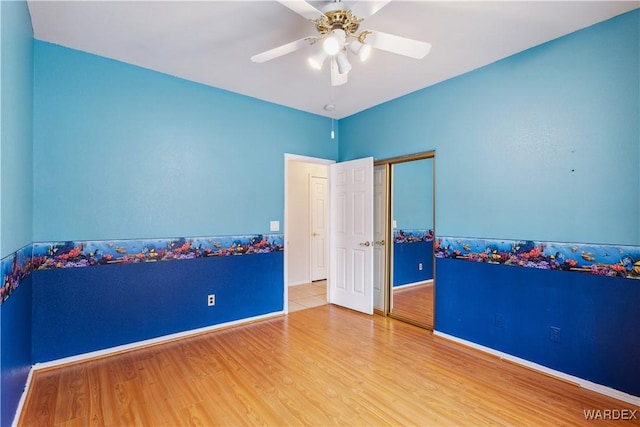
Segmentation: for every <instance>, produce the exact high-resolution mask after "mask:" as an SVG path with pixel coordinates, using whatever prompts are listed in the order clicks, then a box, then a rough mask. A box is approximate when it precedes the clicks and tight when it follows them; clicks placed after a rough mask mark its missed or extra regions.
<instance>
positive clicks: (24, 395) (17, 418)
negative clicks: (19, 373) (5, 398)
mask: <svg viewBox="0 0 640 427" xmlns="http://www.w3.org/2000/svg"><path fill="white" fill-rule="evenodd" d="M32 377H33V367H31V368H29V375H27V382H26V384H25V385H24V390H22V396H20V401H18V407H17V408H16V414H15V415H14V416H13V422H12V423H11V427H17V426H18V421H20V414H22V408H24V403H25V401H26V400H27V392H28V391H29V387H30V386H31V378H32Z"/></svg>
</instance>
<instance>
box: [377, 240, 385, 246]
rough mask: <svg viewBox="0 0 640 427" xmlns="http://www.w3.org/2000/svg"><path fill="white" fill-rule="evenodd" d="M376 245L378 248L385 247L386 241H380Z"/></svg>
mask: <svg viewBox="0 0 640 427" xmlns="http://www.w3.org/2000/svg"><path fill="white" fill-rule="evenodd" d="M376 245H378V246H384V240H378V241H377V242H376Z"/></svg>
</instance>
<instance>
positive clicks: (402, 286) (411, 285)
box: [393, 279, 433, 291]
mask: <svg viewBox="0 0 640 427" xmlns="http://www.w3.org/2000/svg"><path fill="white" fill-rule="evenodd" d="M420 285H433V279H428V280H423V281H421V282H411V283H405V284H404V285H399V286H394V287H393V290H394V291H400V290H402V289H406V288H412V287H414V286H420Z"/></svg>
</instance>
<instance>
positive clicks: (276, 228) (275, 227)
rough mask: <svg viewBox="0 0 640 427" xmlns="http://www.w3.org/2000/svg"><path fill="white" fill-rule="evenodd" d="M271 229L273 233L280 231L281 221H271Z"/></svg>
mask: <svg viewBox="0 0 640 427" xmlns="http://www.w3.org/2000/svg"><path fill="white" fill-rule="evenodd" d="M269 229H270V230H271V231H280V221H271V223H270V225H269Z"/></svg>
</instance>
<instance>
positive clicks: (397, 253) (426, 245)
mask: <svg viewBox="0 0 640 427" xmlns="http://www.w3.org/2000/svg"><path fill="white" fill-rule="evenodd" d="M433 260H434V258H433V241H423V242H410V243H394V244H393V286H394V287H395V286H402V285H407V284H410V283H417V282H423V281H425V280H430V279H433ZM420 263H421V264H422V270H420V269H419V268H418V264H420Z"/></svg>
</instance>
